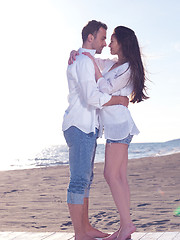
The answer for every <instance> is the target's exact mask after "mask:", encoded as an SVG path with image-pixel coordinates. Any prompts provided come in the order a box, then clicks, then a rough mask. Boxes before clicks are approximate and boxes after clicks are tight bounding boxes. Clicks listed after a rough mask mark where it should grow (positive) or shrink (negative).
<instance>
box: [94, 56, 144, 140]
mask: <svg viewBox="0 0 180 240" xmlns="http://www.w3.org/2000/svg"><path fill="white" fill-rule="evenodd" d="M116 61H117V60H110V59H107V60H101V59H96V63H97V64H98V66H99V67H100V69H101V70H102V75H103V77H102V78H100V79H98V82H97V84H98V87H99V90H100V91H101V92H103V93H108V94H111V95H116V96H129V95H130V94H131V93H132V91H133V84H132V82H131V81H130V74H131V70H130V66H129V63H124V64H122V65H121V66H118V67H117V68H114V69H112V70H110V69H111V68H112V66H113V65H114V64H115V62H116ZM99 121H100V136H102V133H103V130H104V136H105V138H106V139H111V140H121V139H124V138H126V137H127V136H128V135H129V134H131V135H137V134H139V130H138V128H137V127H136V124H135V122H134V121H133V119H132V116H131V114H130V111H129V109H128V108H126V107H124V106H123V105H113V106H107V107H103V108H102V109H101V110H100V112H99Z"/></svg>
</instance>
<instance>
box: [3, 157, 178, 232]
mask: <svg viewBox="0 0 180 240" xmlns="http://www.w3.org/2000/svg"><path fill="white" fill-rule="evenodd" d="M128 168H129V170H128V175H129V184H130V189H131V215H132V220H133V222H134V223H135V225H136V227H137V231H152V232H153V231H179V230H180V216H177V215H175V214H174V210H175V209H176V208H178V207H179V206H180V153H177V154H173V155H169V156H161V157H151V158H150V157H148V158H141V159H132V160H129V166H128ZM68 180H69V167H68V166H59V167H47V168H36V169H28V170H13V171H2V172H0V231H66V232H73V227H72V224H71V220H70V217H69V213H68V209H67V205H66V188H67V185H68ZM89 209H90V212H89V215H90V216H89V217H90V221H91V223H92V224H93V226H95V227H97V228H98V229H100V230H103V231H105V232H113V231H115V230H117V229H118V227H119V215H118V213H117V210H116V207H115V205H114V202H113V200H112V197H111V194H110V191H109V188H108V186H107V184H106V182H105V180H104V177H103V163H97V164H95V177H94V183H93V186H92V190H91V196H90V207H89Z"/></svg>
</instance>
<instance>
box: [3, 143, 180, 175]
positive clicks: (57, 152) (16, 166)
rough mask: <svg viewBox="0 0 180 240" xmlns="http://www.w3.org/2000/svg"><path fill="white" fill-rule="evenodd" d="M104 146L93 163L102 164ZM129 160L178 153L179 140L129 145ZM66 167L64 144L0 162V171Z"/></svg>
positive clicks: (100, 145)
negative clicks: (31, 154) (30, 155)
mask: <svg viewBox="0 0 180 240" xmlns="http://www.w3.org/2000/svg"><path fill="white" fill-rule="evenodd" d="M104 152H105V144H104V143H100V144H98V145H97V149H96V157H95V163H99V162H104ZM128 152H129V154H128V155H129V160H131V159H137V158H143V157H156V156H164V155H170V154H174V153H178V152H180V139H174V140H170V141H166V142H149V143H148V142H145V143H131V144H130V147H129V151H128ZM62 165H68V147H67V145H66V144H62V145H52V146H49V147H46V148H44V149H42V151H41V152H39V153H38V154H36V155H35V156H34V157H32V158H28V157H27V158H25V157H23V158H18V159H14V160H13V161H11V162H9V163H6V165H3V163H2V164H1V162H0V171H7V170H20V169H31V168H40V167H50V166H62Z"/></svg>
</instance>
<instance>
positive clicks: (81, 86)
mask: <svg viewBox="0 0 180 240" xmlns="http://www.w3.org/2000/svg"><path fill="white" fill-rule="evenodd" d="M78 52H79V55H78V56H77V57H76V61H74V63H73V64H71V65H69V66H68V68H67V79H68V87H69V96H68V102H69V107H68V108H67V110H66V111H65V114H64V119H63V124H62V130H63V131H65V130H67V129H68V128H69V127H71V126H75V127H77V128H79V129H80V130H81V131H83V132H85V133H90V132H95V128H99V121H98V113H97V109H101V108H102V106H103V105H104V104H105V103H107V102H108V101H109V100H110V99H111V96H110V95H109V94H107V93H102V92H100V91H99V89H98V86H97V83H96V81H95V69H94V64H93V62H92V60H91V59H90V58H89V57H87V56H85V55H84V54H82V52H90V53H91V55H93V56H94V55H95V52H96V51H95V50H91V49H83V48H80V49H79V50H78Z"/></svg>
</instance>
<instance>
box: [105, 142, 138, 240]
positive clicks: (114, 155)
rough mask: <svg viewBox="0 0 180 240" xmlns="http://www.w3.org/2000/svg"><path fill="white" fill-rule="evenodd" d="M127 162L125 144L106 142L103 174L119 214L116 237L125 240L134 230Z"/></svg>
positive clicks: (126, 146)
mask: <svg viewBox="0 0 180 240" xmlns="http://www.w3.org/2000/svg"><path fill="white" fill-rule="evenodd" d="M127 162H128V145H127V144H122V143H111V144H109V143H108V144H106V152H105V169H104V176H105V179H106V181H107V183H108V185H109V187H110V190H111V193H112V196H113V199H114V202H115V204H116V206H117V209H118V211H119V214H120V219H121V226H120V228H121V230H120V231H119V234H118V236H117V238H116V239H118V240H126V239H127V238H128V237H129V235H130V234H131V233H132V232H134V231H135V226H134V225H133V223H132V221H131V218H130V194H129V186H128V182H127ZM127 234H128V235H127ZM126 235H127V236H126Z"/></svg>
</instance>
